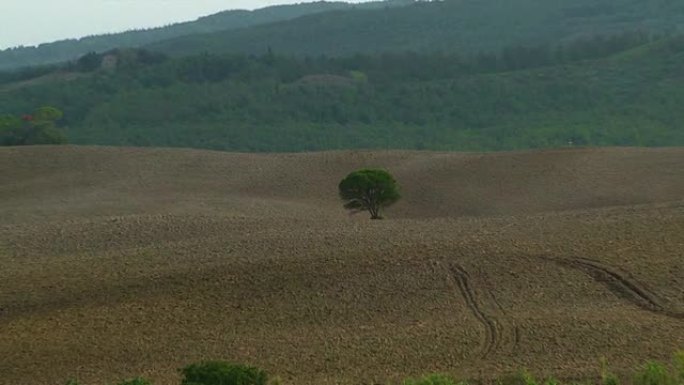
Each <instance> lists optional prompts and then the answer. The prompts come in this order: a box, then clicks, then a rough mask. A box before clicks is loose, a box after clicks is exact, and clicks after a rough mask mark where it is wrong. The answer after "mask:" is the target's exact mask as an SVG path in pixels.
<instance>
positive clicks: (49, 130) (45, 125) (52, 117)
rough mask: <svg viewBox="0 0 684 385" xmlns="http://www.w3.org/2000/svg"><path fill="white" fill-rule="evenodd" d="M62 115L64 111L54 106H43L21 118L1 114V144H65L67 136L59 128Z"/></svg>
mask: <svg viewBox="0 0 684 385" xmlns="http://www.w3.org/2000/svg"><path fill="white" fill-rule="evenodd" d="M62 116H63V113H62V111H60V110H58V109H57V108H54V107H41V108H39V109H37V110H35V111H34V112H33V114H31V115H24V116H22V117H21V118H18V117H14V116H4V117H2V116H0V145H2V146H27V145H36V144H64V143H66V142H67V139H66V136H64V134H63V133H62V131H60V130H59V129H58V128H57V121H58V120H60V119H62Z"/></svg>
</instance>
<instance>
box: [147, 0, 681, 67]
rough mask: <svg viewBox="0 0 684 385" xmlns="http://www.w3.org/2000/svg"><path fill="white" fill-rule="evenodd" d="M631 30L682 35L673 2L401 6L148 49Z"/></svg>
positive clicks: (471, 43) (524, 40) (431, 41)
mask: <svg viewBox="0 0 684 385" xmlns="http://www.w3.org/2000/svg"><path fill="white" fill-rule="evenodd" d="M628 31H642V32H644V33H647V34H672V33H679V32H682V31H684V2H682V1H676V0H651V1H648V2H644V1H638V0H559V1H542V0H443V1H417V2H415V3H414V4H411V5H409V6H406V7H393V8H386V9H355V10H344V9H341V10H338V11H336V12H326V13H318V14H310V15H307V16H303V17H300V18H297V19H294V20H288V21H281V22H274V23H268V24H262V25H258V26H253V27H250V28H244V29H241V30H236V31H230V32H226V31H224V32H214V33H207V34H194V35H186V36H183V37H178V38H174V39H169V40H164V41H159V42H156V43H153V44H151V45H149V46H148V48H149V49H152V50H156V51H161V52H164V53H168V54H172V55H177V56H183V55H190V54H198V53H202V52H210V53H214V54H220V53H247V54H261V53H264V52H266V51H267V50H268V49H269V48H270V49H273V50H274V51H276V53H279V54H285V55H290V54H294V55H310V56H316V55H328V56H345V55H353V54H357V53H369V54H373V53H379V52H419V53H420V52H448V53H469V54H472V53H479V52H496V51H499V50H501V49H503V48H505V47H511V46H516V45H520V46H536V45H540V44H551V45H557V44H558V43H563V42H567V41H572V40H574V39H577V38H583V37H587V36H596V35H604V36H606V35H615V34H621V33H624V32H628Z"/></svg>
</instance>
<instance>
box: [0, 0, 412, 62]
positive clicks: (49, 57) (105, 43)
mask: <svg viewBox="0 0 684 385" xmlns="http://www.w3.org/2000/svg"><path fill="white" fill-rule="evenodd" d="M412 3H413V0H388V1H372V2H369V3H361V4H355V3H345V2H341V1H333V2H328V1H317V2H313V3H301V4H294V5H276V6H271V7H266V8H262V9H257V10H254V11H247V10H230V11H223V12H219V13H216V14H213V15H210V16H206V17H201V18H199V19H197V20H195V21H190V22H184V23H178V24H173V25H170V26H164V27H158V28H151V29H144V30H134V31H127V32H122V33H115V34H104V35H95V36H88V37H84V38H81V39H68V40H61V41H57V42H52V43H45V44H41V45H38V46H36V47H18V48H9V49H6V50H2V51H0V71H3V70H12V69H15V68H20V67H27V66H37V65H46V64H54V63H60V62H65V61H69V60H73V59H76V58H78V57H80V56H82V55H85V54H87V53H89V52H104V51H108V50H111V49H114V48H135V47H140V46H144V45H148V44H152V43H155V42H158V41H162V40H167V39H173V38H177V37H182V36H186V35H194V34H204V33H211V32H217V31H224V32H225V31H230V30H236V29H240V28H246V27H251V26H255V25H260V24H266V23H271V22H276V21H284V20H290V19H294V18H297V17H300V16H304V15H311V14H315V13H322V12H329V11H336V10H349V9H373V8H382V7H390V6H401V5H407V4H412Z"/></svg>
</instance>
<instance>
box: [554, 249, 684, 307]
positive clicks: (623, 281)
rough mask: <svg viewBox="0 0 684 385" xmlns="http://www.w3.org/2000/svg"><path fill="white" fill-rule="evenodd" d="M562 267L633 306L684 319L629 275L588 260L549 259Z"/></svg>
mask: <svg viewBox="0 0 684 385" xmlns="http://www.w3.org/2000/svg"><path fill="white" fill-rule="evenodd" d="M547 259H549V260H551V261H553V262H555V263H557V264H560V265H562V266H566V267H570V268H574V269H578V270H580V271H582V272H583V273H585V274H587V275H588V276H590V277H591V278H593V279H594V280H596V281H597V282H600V283H602V284H604V285H605V286H606V287H607V288H608V289H609V290H610V291H611V292H613V293H614V294H615V295H617V296H618V297H621V298H625V299H627V300H628V301H630V302H632V303H633V304H635V305H637V306H639V307H641V308H643V309H646V310H649V311H651V312H654V313H657V314H662V315H665V316H668V317H671V318H675V319H684V312H681V311H674V310H671V309H669V308H668V307H667V306H666V305H664V304H663V301H662V300H661V299H660V298H659V297H658V295H656V294H655V293H653V292H652V291H650V290H649V289H647V288H646V287H645V286H644V285H643V284H641V283H639V282H637V281H636V280H634V279H633V278H631V277H628V275H627V274H624V273H622V272H619V271H618V270H616V269H614V268H612V267H609V266H606V265H604V264H602V263H600V262H598V261H594V260H592V259H588V258H573V259H556V258H547Z"/></svg>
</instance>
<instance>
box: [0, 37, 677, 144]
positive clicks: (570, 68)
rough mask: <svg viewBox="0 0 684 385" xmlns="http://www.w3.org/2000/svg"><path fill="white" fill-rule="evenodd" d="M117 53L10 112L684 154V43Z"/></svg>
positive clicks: (25, 85)
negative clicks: (337, 52)
mask: <svg viewBox="0 0 684 385" xmlns="http://www.w3.org/2000/svg"><path fill="white" fill-rule="evenodd" d="M110 55H118V57H119V63H120V64H119V66H118V67H117V68H116V69H110V70H93V71H85V70H84V71H81V72H78V71H75V70H67V69H63V70H61V71H59V72H55V73H52V74H48V75H45V76H42V77H38V78H35V79H30V80H25V81H23V82H6V83H5V84H1V85H0V115H2V114H12V115H15V116H20V115H21V114H25V113H27V112H28V111H33V110H34V109H35V108H37V107H39V106H43V105H49V106H54V107H57V108H59V109H62V110H63V111H64V113H65V115H64V119H63V120H62V121H61V125H62V126H64V127H68V129H66V135H67V137H68V138H69V141H70V142H71V143H76V144H103V145H104V144H106V145H135V146H178V147H198V148H211V149H223V150H233V151H308V150H323V149H340V148H407V149H434V150H506V149H522V148H537V147H558V146H569V145H573V146H577V145H581V146H585V145H597V146H598V145H601V146H610V145H625V146H635V145H644V146H669V145H684V130H682V125H681V122H682V121H684V108H682V106H684V72H682V66H681V63H683V62H684V38H681V37H680V38H664V39H656V40H652V39H651V38H649V37H647V36H645V35H641V34H626V35H622V36H619V37H615V38H611V39H604V38H590V39H586V40H580V41H577V42H575V43H573V44H567V45H564V46H562V47H555V48H549V47H546V46H539V47H536V48H520V47H518V48H509V49H506V50H503V51H502V52H500V53H499V54H498V55H478V56H457V55H446V54H423V55H419V54H410V53H407V54H380V55H356V56H351V57H346V58H323V57H319V58H297V57H286V56H279V55H275V54H272V53H271V54H266V55H262V56H256V57H250V56H241V55H233V56H218V55H199V56H192V57H187V58H180V59H169V58H166V59H164V58H163V57H156V56H153V57H154V58H155V60H149V58H150V55H143V54H141V53H139V52H138V53H137V54H136V52H126V51H119V52H114V53H111V54H110ZM125 58H128V60H127V61H126V60H124V59H125ZM136 58H137V59H136ZM141 58H143V59H145V60H142V59H141ZM95 59H96V58H95Z"/></svg>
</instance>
